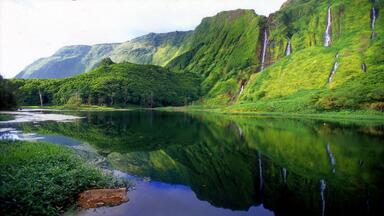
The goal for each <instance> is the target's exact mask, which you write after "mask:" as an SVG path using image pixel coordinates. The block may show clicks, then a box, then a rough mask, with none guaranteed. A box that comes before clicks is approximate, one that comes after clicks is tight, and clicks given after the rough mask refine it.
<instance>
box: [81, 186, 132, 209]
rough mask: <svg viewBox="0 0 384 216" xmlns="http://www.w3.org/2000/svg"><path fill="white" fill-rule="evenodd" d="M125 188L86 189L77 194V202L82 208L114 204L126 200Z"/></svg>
mask: <svg viewBox="0 0 384 216" xmlns="http://www.w3.org/2000/svg"><path fill="white" fill-rule="evenodd" d="M128 200H129V199H128V196H127V190H126V189H125V188H119V189H95V190H87V191H84V192H82V193H80V194H79V199H78V203H79V205H80V207H82V208H97V207H101V206H105V205H108V206H115V205H120V204H121V203H124V202H128Z"/></svg>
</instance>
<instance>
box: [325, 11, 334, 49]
mask: <svg viewBox="0 0 384 216" xmlns="http://www.w3.org/2000/svg"><path fill="white" fill-rule="evenodd" d="M331 12H332V11H331V7H328V15H327V28H326V29H325V33H324V46H325V47H329V46H330V45H331V40H332V39H331V28H332V16H331V15H332V13H331Z"/></svg>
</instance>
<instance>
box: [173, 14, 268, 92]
mask: <svg viewBox="0 0 384 216" xmlns="http://www.w3.org/2000/svg"><path fill="white" fill-rule="evenodd" d="M264 22H265V19H264V18H263V17H260V16H257V15H256V14H255V12H254V11H253V10H235V11H226V12H221V13H219V14H217V15H216V16H214V17H208V18H204V19H203V21H202V22H201V24H200V25H199V26H198V27H197V28H196V29H195V31H194V32H193V35H192V36H191V37H190V38H189V39H190V41H191V42H190V43H191V46H190V49H189V51H188V52H185V53H184V54H182V55H180V56H179V57H177V58H175V59H174V60H172V61H171V62H170V63H169V64H168V67H170V68H172V69H174V70H178V71H185V70H186V71H191V72H195V73H198V74H201V75H202V76H203V79H204V82H203V90H204V92H205V93H206V94H207V97H208V98H214V97H227V96H228V97H232V96H233V95H234V93H235V92H236V91H237V88H236V87H237V84H238V83H240V82H242V78H243V76H242V74H243V71H242V70H243V69H246V68H248V69H249V70H256V67H258V66H259V56H260V53H259V50H260V43H259V41H260V40H261V35H260V29H261V28H262V26H263V25H264ZM251 68H253V69H251Z"/></svg>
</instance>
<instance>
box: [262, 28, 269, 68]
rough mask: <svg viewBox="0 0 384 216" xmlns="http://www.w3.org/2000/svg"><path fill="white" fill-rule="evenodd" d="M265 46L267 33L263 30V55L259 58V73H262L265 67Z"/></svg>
mask: <svg viewBox="0 0 384 216" xmlns="http://www.w3.org/2000/svg"><path fill="white" fill-rule="evenodd" d="M267 45H268V33H267V29H264V41H263V54H262V56H261V71H263V70H264V67H265V58H266V56H267Z"/></svg>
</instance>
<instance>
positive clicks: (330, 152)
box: [327, 143, 336, 173]
mask: <svg viewBox="0 0 384 216" xmlns="http://www.w3.org/2000/svg"><path fill="white" fill-rule="evenodd" d="M327 153H328V156H329V161H330V163H331V166H332V172H333V173H335V172H336V167H335V165H336V159H335V156H334V155H333V153H332V151H331V146H330V145H329V143H328V144H327Z"/></svg>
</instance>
